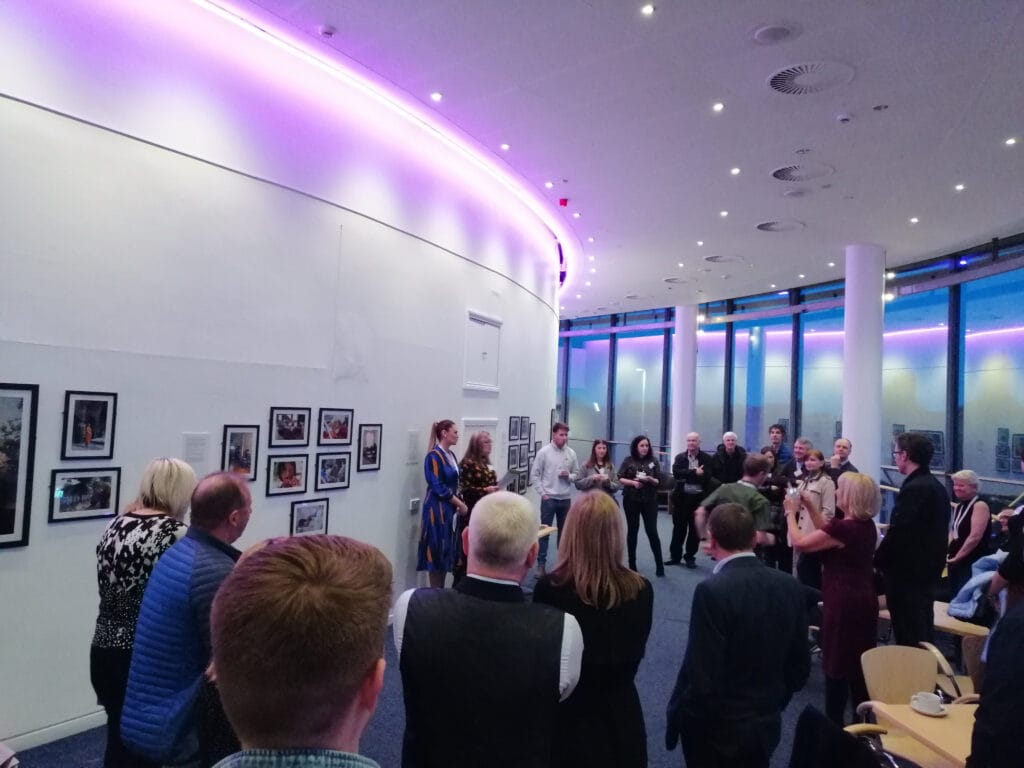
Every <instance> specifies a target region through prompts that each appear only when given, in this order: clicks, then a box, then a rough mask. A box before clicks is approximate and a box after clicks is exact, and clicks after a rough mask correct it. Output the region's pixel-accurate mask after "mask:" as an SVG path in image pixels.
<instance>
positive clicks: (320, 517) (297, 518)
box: [291, 498, 330, 536]
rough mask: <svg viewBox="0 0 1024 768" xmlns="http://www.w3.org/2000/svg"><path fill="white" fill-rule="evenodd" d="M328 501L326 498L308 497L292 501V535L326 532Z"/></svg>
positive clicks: (310, 534)
mask: <svg viewBox="0 0 1024 768" xmlns="http://www.w3.org/2000/svg"><path fill="white" fill-rule="evenodd" d="M329 505H330V502H329V501H328V500H327V499H326V498H323V499H309V500H308V501H307V500H303V501H293V502H292V529H291V535H292V536H312V535H313V534H315V533H327V509H328V506H329Z"/></svg>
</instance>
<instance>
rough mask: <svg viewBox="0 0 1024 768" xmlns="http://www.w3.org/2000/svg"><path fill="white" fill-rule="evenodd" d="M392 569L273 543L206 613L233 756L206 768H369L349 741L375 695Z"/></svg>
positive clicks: (304, 543)
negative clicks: (238, 747) (233, 738)
mask: <svg viewBox="0 0 1024 768" xmlns="http://www.w3.org/2000/svg"><path fill="white" fill-rule="evenodd" d="M391 578H392V570H391V564H390V563H389V562H388V561H387V558H385V557H384V555H383V554H381V552H380V551H379V550H378V549H376V548H375V547H372V546H370V545H369V544H364V543H362V542H360V541H356V540H354V539H349V538H345V537H343V536H329V535H326V534H323V535H316V536H294V537H288V538H280V539H275V540H273V541H271V542H269V543H267V545H266V546H264V547H262V548H261V549H258V550H256V551H254V552H252V553H250V554H248V555H246V556H245V557H243V558H242V560H241V561H240V562H239V563H238V566H237V567H236V568H235V570H234V571H233V572H232V573H231V575H230V576H228V578H227V579H226V580H225V581H224V584H223V585H222V586H221V588H220V591H219V592H218V593H217V597H216V599H215V600H214V603H213V612H212V615H211V619H210V623H211V628H212V632H213V666H214V670H215V674H216V676H217V684H218V687H219V688H220V694H221V699H222V700H223V702H224V709H225V710H226V711H227V714H228V718H229V719H230V720H231V724H232V725H233V726H234V728H235V731H236V732H237V733H238V736H239V738H240V739H241V742H242V751H241V752H238V753H236V754H234V755H232V756H230V757H228V758H226V759H225V760H222V761H221V762H220V763H218V765H217V768H274V767H275V766H285V765H287V766H289V768H299V767H300V766H301V768H340V767H342V766H344V768H377V763H375V762H374V761H372V760H369V759H367V758H365V757H361V756H360V755H359V754H358V751H359V739H360V737H361V736H362V733H363V730H364V729H365V728H366V725H367V723H368V722H369V721H370V717H371V716H372V715H373V712H374V709H375V707H376V706H377V699H378V696H379V695H380V691H381V688H382V686H383V684H384V658H383V657H384V638H385V636H386V634H387V625H388V610H389V609H390V607H391Z"/></svg>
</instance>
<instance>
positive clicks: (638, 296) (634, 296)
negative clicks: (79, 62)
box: [622, 293, 653, 301]
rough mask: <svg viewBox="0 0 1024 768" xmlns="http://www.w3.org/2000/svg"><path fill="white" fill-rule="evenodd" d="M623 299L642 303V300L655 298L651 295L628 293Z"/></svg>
mask: <svg viewBox="0 0 1024 768" xmlns="http://www.w3.org/2000/svg"><path fill="white" fill-rule="evenodd" d="M622 298H624V299H629V300H630V301H640V300H641V299H650V298H653V297H652V296H651V294H649V293H627V294H626V295H625V296H623V297H622Z"/></svg>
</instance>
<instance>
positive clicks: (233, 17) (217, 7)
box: [192, 0, 579, 290]
mask: <svg viewBox="0 0 1024 768" xmlns="http://www.w3.org/2000/svg"><path fill="white" fill-rule="evenodd" d="M192 3H193V4H195V5H196V6H198V7H199V8H202V9H203V10H205V11H208V12H210V13H211V14H213V15H215V16H217V17H218V18H220V19H222V20H224V21H227V22H229V23H231V24H233V25H235V26H237V27H239V28H240V29H242V30H244V31H246V32H248V33H249V34H251V35H253V36H255V37H256V38H258V39H259V40H261V41H263V42H264V43H267V44H269V45H271V46H273V47H275V48H277V49H279V50H281V51H283V52H285V53H287V54H289V55H290V56H293V57H295V58H296V59H299V60H300V61H302V62H304V63H306V64H308V65H309V66H312V67H314V68H316V69H319V70H320V71H322V72H325V73H327V74H328V75H330V76H331V77H334V78H337V79H339V80H341V81H343V82H344V83H346V84H347V85H349V86H352V87H354V88H356V89H358V90H359V91H360V92H362V93H363V94H365V95H367V96H369V97H370V98H372V99H374V100H375V101H377V102H378V103H380V104H382V105H384V106H385V107H387V108H388V109H389V110H391V111H392V112H394V113H395V114H396V115H398V116H399V117H401V118H403V119H404V120H406V121H407V122H408V123H410V124H412V125H414V126H415V127H417V128H419V129H421V130H422V131H424V132H425V133H427V134H428V135H430V136H431V137H432V138H434V139H435V140H437V141H440V142H441V143H443V144H445V145H446V146H447V147H449V148H450V149H452V150H454V151H455V152H456V153H457V154H459V155H460V156H462V157H463V158H464V159H466V160H467V161H469V162H470V164H471V165H473V166H474V167H475V168H476V169H478V170H480V171H483V172H484V173H485V174H486V175H488V176H490V177H491V178H492V179H494V180H495V181H497V182H498V183H499V184H500V185H501V186H502V187H503V188H504V189H505V190H507V191H508V192H509V193H511V194H512V195H513V197H515V198H516V199H517V200H519V201H520V202H521V203H522V204H523V205H525V206H526V207H527V209H529V211H530V212H531V213H532V214H533V215H534V216H536V217H537V218H538V219H539V220H540V221H541V222H542V223H543V224H544V226H545V227H547V229H548V230H549V231H550V232H551V233H552V236H553V238H554V240H555V243H553V244H552V245H553V246H555V247H552V249H551V250H552V256H553V258H555V259H556V260H557V258H558V248H557V245H561V248H562V253H563V256H564V260H565V263H564V266H562V267H560V266H559V265H557V264H556V273H558V270H559V269H564V279H563V280H562V284H561V285H560V287H559V290H565V289H566V288H567V287H568V286H569V284H570V283H569V279H568V278H569V277H570V275H571V274H572V272H574V271H575V266H576V264H577V263H578V262H579V257H578V247H577V246H578V241H577V239H576V237H575V236H574V235H573V234H572V233H571V232H570V231H569V230H567V229H566V228H565V226H564V222H562V221H561V219H560V218H559V217H558V216H557V215H555V214H554V213H553V212H552V211H551V210H550V203H549V202H548V201H547V200H546V199H545V198H543V197H539V196H538V195H537V194H535V193H534V192H532V191H531V190H529V189H527V188H526V187H524V186H523V185H522V184H521V183H520V181H519V179H518V178H517V177H515V176H514V175H513V174H511V173H509V172H508V171H506V170H504V169H503V168H502V167H500V166H499V165H497V164H496V163H495V162H494V161H493V160H492V159H491V158H490V157H489V156H488V155H487V154H485V153H484V152H482V151H480V150H479V149H478V148H477V147H475V146H474V145H472V144H471V143H469V142H468V141H466V140H463V139H462V138H460V137H459V136H457V135H454V134H452V133H450V132H449V131H448V129H447V128H446V126H445V125H444V124H443V123H442V122H441V121H440V120H438V119H437V118H436V117H435V116H434V115H431V114H430V113H427V112H425V111H423V110H421V109H419V108H418V107H416V106H415V105H413V104H411V103H410V102H409V100H408V99H407V98H405V97H403V96H402V95H399V94H393V93H388V92H387V91H386V90H385V88H384V87H383V86H381V85H380V84H379V83H375V82H373V81H372V80H370V79H368V78H366V77H365V76H363V75H362V74H361V73H360V72H358V71H356V70H354V69H349V68H346V67H345V66H344V65H342V64H341V63H340V62H335V61H329V60H327V59H324V58H322V57H321V56H319V55H317V54H316V53H315V52H314V51H313V50H311V49H309V48H307V47H306V46H304V45H303V44H302V43H300V42H298V41H295V40H290V39H287V38H286V37H285V36H283V35H282V34H281V33H280V32H278V31H270V30H269V29H267V28H265V27H263V26H261V25H259V24H257V23H255V22H253V21H250V20H249V19H248V18H247V17H246V16H245V15H244V14H243V13H242V12H241V11H239V10H237V9H233V8H231V7H230V6H229V5H227V4H224V3H216V2H212V1H211V0H192Z"/></svg>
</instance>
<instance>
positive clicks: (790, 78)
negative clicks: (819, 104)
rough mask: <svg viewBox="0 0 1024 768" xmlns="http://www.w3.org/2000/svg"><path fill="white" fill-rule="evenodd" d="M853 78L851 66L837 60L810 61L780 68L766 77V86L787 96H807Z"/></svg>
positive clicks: (828, 89) (842, 83) (837, 86)
mask: <svg viewBox="0 0 1024 768" xmlns="http://www.w3.org/2000/svg"><path fill="white" fill-rule="evenodd" d="M851 80H853V67H851V66H850V65H848V64H841V63H839V62H838V61H810V62H806V63H804V64H793V65H792V66H789V67H786V68H785V69H780V70H779V71H778V72H775V73H774V74H772V75H771V76H770V77H769V78H768V87H769V88H771V89H772V90H773V91H775V92H776V93H784V94H786V95H787V96H809V95H810V94H813V93H822V92H823V91H830V90H832V89H833V88H839V87H840V86H843V85H846V84H847V83H849V82H850V81H851Z"/></svg>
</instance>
